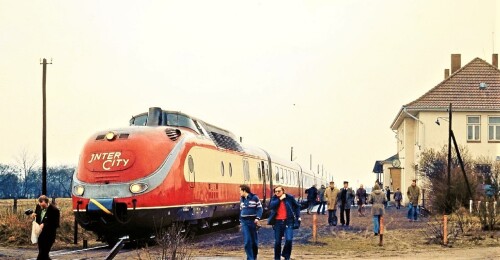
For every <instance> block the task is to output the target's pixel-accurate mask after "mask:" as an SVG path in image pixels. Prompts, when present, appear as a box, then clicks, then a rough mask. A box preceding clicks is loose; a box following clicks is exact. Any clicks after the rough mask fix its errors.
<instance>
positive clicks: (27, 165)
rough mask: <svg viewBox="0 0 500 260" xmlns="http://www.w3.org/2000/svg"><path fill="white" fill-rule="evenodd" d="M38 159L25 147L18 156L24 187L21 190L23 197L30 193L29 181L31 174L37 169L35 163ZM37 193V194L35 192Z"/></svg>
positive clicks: (18, 165)
mask: <svg viewBox="0 0 500 260" xmlns="http://www.w3.org/2000/svg"><path fill="white" fill-rule="evenodd" d="M37 161H38V159H37V158H36V156H34V155H31V154H29V153H28V151H27V149H23V150H22V151H21V152H20V153H19V155H18V156H17V157H16V162H17V168H18V170H19V174H20V175H21V176H20V177H21V181H22V188H21V192H20V194H19V195H20V196H21V197H27V195H28V194H27V193H28V190H29V189H28V186H29V185H28V183H29V180H30V175H33V173H34V171H35V164H36V162H37ZM34 195H36V194H34Z"/></svg>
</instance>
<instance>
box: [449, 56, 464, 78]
mask: <svg viewBox="0 0 500 260" xmlns="http://www.w3.org/2000/svg"><path fill="white" fill-rule="evenodd" d="M460 62H461V61H460V54H452V55H451V74H453V73H455V71H457V70H459V69H460V67H462V66H461V65H460Z"/></svg>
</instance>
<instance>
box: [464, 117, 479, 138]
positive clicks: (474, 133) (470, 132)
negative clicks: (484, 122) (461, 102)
mask: <svg viewBox="0 0 500 260" xmlns="http://www.w3.org/2000/svg"><path fill="white" fill-rule="evenodd" d="M480 133H481V117H480V116H467V141H480V140H481V135H480Z"/></svg>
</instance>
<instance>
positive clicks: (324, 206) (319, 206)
mask: <svg viewBox="0 0 500 260" xmlns="http://www.w3.org/2000/svg"><path fill="white" fill-rule="evenodd" d="M321 207H323V210H321ZM325 209H326V201H320V202H319V205H318V211H317V213H318V214H319V213H320V212H321V213H322V214H325Z"/></svg>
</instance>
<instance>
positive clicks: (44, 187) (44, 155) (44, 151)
mask: <svg viewBox="0 0 500 260" xmlns="http://www.w3.org/2000/svg"><path fill="white" fill-rule="evenodd" d="M40 64H42V65H43V77H42V100H43V102H42V106H43V109H42V110H43V112H42V113H43V115H42V121H43V124H42V194H43V195H47V109H46V107H47V105H46V100H47V98H46V95H45V93H46V91H45V83H46V79H47V64H52V60H50V63H47V59H45V58H44V59H43V61H42V62H40Z"/></svg>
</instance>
